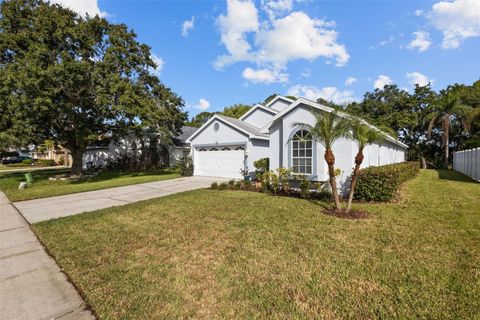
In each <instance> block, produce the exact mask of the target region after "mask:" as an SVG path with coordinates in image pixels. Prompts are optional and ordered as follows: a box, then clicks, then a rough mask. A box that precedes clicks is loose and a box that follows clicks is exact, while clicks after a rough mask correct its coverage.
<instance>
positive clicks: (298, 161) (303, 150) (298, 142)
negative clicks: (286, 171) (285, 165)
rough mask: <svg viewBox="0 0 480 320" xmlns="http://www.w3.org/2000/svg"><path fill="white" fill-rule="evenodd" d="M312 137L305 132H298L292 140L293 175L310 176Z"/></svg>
mask: <svg viewBox="0 0 480 320" xmlns="http://www.w3.org/2000/svg"><path fill="white" fill-rule="evenodd" d="M312 150H313V143H312V137H311V136H310V135H309V134H308V132H307V131H306V130H298V131H297V132H295V134H294V135H293V138H292V169H293V173H298V174H312V155H313V151H312Z"/></svg>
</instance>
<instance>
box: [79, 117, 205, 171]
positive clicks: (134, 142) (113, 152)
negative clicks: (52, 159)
mask: <svg viewBox="0 0 480 320" xmlns="http://www.w3.org/2000/svg"><path fill="white" fill-rule="evenodd" d="M197 129H198V128H195V127H188V126H183V127H182V129H181V133H180V134H178V135H176V136H174V137H172V138H171V140H172V141H170V142H166V141H161V139H160V138H159V136H160V135H159V134H155V135H154V136H155V137H156V140H157V145H156V146H155V147H154V148H153V150H155V151H154V152H156V153H157V156H158V160H159V165H160V166H161V167H173V166H175V165H176V164H177V162H178V161H179V160H180V159H182V158H184V157H186V156H188V155H189V154H190V145H189V144H187V143H186V142H185V140H186V139H187V138H188V137H189V136H191V135H192V134H193V133H194V132H195V131H196V130H197ZM150 141H152V140H150V139H140V138H139V137H137V136H135V135H134V134H130V135H128V136H126V137H124V138H122V139H119V140H118V141H113V140H111V139H109V138H105V139H103V140H98V141H96V142H95V143H92V144H90V145H89V146H88V147H87V150H86V151H85V153H84V154H83V168H84V169H87V168H90V167H97V168H98V167H103V166H105V165H107V164H108V162H109V161H112V160H114V159H117V158H119V157H122V156H129V157H140V156H141V155H142V153H145V152H146V151H147V149H149V148H150V147H151V145H150Z"/></svg>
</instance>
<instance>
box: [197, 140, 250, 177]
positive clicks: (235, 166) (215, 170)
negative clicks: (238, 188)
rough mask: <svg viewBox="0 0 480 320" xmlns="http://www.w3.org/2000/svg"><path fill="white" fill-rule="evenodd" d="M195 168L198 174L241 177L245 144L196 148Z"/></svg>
mask: <svg viewBox="0 0 480 320" xmlns="http://www.w3.org/2000/svg"><path fill="white" fill-rule="evenodd" d="M194 158H195V164H194V170H195V175H196V176H210V177H225V178H233V179H240V178H242V174H241V172H240V170H241V169H243V168H244V163H245V150H244V147H243V146H222V147H211V148H196V149H195V156H194Z"/></svg>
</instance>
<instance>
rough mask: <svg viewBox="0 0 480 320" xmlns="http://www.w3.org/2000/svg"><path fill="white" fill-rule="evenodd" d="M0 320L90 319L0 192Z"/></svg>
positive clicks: (82, 303)
mask: <svg viewBox="0 0 480 320" xmlns="http://www.w3.org/2000/svg"><path fill="white" fill-rule="evenodd" d="M0 318H1V319H22V320H28V319H39V320H40V319H61V320H70V319H72V320H73V319H79V320H83V319H94V317H93V315H92V314H91V313H90V311H88V310H87V309H86V307H85V303H84V302H83V300H82V298H81V297H80V296H79V295H78V293H77V291H76V290H75V288H74V287H73V285H72V284H71V283H70V282H68V280H67V278H66V276H65V275H64V274H63V273H62V272H61V271H60V268H59V267H58V265H57V264H56V263H55V261H54V260H53V259H52V258H51V257H50V256H49V255H48V254H47V253H46V252H45V250H44V248H43V246H42V245H41V244H40V242H39V241H38V240H37V238H36V237H35V235H34V233H33V232H32V231H31V230H30V227H29V225H28V224H27V222H26V221H25V220H24V219H23V217H22V216H21V215H20V214H19V212H18V211H17V210H16V209H15V207H14V206H13V205H12V204H11V203H10V201H9V200H8V199H7V197H6V196H5V195H4V194H3V193H2V192H0Z"/></svg>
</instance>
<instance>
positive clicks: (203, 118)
mask: <svg viewBox="0 0 480 320" xmlns="http://www.w3.org/2000/svg"><path fill="white" fill-rule="evenodd" d="M215 114H216V112H208V111H204V112H200V113H199V114H197V115H196V116H194V117H192V119H191V120H190V121H187V122H185V125H186V126H190V127H197V128H200V127H201V126H202V125H204V124H205V123H206V122H207V121H208V120H210V118H211V117H213V116H214V115H215Z"/></svg>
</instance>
